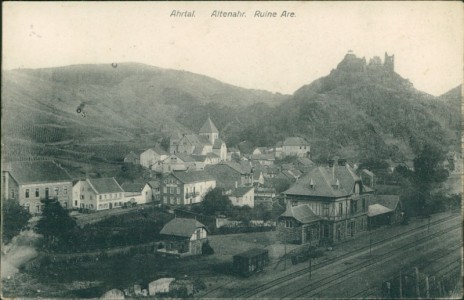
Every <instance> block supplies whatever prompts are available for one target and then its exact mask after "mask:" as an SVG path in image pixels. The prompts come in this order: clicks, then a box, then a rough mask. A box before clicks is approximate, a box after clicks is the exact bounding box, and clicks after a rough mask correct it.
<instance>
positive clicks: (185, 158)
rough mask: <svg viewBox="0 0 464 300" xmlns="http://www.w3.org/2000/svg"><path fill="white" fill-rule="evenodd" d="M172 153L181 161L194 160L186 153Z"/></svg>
mask: <svg viewBox="0 0 464 300" xmlns="http://www.w3.org/2000/svg"><path fill="white" fill-rule="evenodd" d="M174 155H175V156H177V157H178V158H180V159H181V160H182V161H183V162H195V159H194V158H193V157H191V156H190V155H188V154H185V153H176V154H174Z"/></svg>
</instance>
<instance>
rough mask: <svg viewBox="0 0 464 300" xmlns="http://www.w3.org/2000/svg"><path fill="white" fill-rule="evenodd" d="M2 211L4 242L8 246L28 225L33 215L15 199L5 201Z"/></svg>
mask: <svg viewBox="0 0 464 300" xmlns="http://www.w3.org/2000/svg"><path fill="white" fill-rule="evenodd" d="M2 211H3V215H2V220H3V222H2V240H3V242H4V243H5V244H6V243H8V242H10V241H11V239H12V238H13V237H14V236H16V235H18V234H19V233H20V232H21V230H22V229H23V228H24V227H25V226H26V225H27V223H28V221H29V219H30V217H31V214H30V213H29V211H28V210H27V209H24V208H23V207H21V205H19V203H18V201H16V200H14V199H7V200H5V201H4V202H3V205H2Z"/></svg>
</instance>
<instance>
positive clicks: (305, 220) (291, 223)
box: [276, 203, 322, 245]
mask: <svg viewBox="0 0 464 300" xmlns="http://www.w3.org/2000/svg"><path fill="white" fill-rule="evenodd" d="M321 220H322V218H321V217H319V216H318V215H316V214H315V213H314V212H313V211H312V209H311V207H310V206H309V205H308V204H301V205H297V206H293V205H291V204H290V203H287V208H286V210H285V212H284V213H282V214H281V215H280V216H279V218H278V219H277V226H276V228H277V236H278V238H279V240H280V241H281V242H284V243H294V244H305V243H312V244H314V245H316V244H317V243H318V242H319V238H320V227H321Z"/></svg>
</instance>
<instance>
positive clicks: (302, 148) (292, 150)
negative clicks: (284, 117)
mask: <svg viewBox="0 0 464 300" xmlns="http://www.w3.org/2000/svg"><path fill="white" fill-rule="evenodd" d="M310 151H311V149H310V145H309V143H308V142H307V141H306V140H305V139H304V138H301V137H288V138H286V139H285V141H284V142H283V143H282V155H283V156H299V157H308V158H309V157H310Z"/></svg>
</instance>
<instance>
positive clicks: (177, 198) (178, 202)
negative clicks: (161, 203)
mask: <svg viewBox="0 0 464 300" xmlns="http://www.w3.org/2000/svg"><path fill="white" fill-rule="evenodd" d="M176 202H177V205H180V198H179V197H176Z"/></svg>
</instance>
